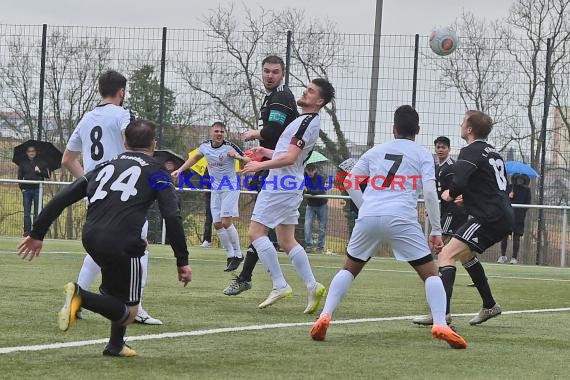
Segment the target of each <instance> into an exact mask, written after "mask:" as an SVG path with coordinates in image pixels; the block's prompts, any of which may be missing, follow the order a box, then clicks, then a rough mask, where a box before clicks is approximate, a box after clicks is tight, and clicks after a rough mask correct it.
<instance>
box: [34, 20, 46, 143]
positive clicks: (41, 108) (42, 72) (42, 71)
mask: <svg viewBox="0 0 570 380" xmlns="http://www.w3.org/2000/svg"><path fill="white" fill-rule="evenodd" d="M46 48H47V24H44V25H43V28H42V55H41V62H40V65H41V66H40V93H39V94H38V132H37V134H36V135H37V138H38V140H39V141H42V129H43V122H44V121H43V119H44V82H45V77H46Z"/></svg>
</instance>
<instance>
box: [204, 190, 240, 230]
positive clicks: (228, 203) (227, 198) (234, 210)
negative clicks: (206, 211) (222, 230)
mask: <svg viewBox="0 0 570 380" xmlns="http://www.w3.org/2000/svg"><path fill="white" fill-rule="evenodd" d="M239 194H240V193H239V191H235V190H234V191H212V196H211V198H210V209H211V210H212V220H213V221H214V223H218V222H221V221H222V218H230V217H236V218H237V217H238V216H239Z"/></svg>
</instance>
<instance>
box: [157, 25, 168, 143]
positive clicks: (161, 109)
mask: <svg viewBox="0 0 570 380" xmlns="http://www.w3.org/2000/svg"><path fill="white" fill-rule="evenodd" d="M165 71H166V27H163V28H162V54H161V57H160V100H159V105H158V134H157V135H158V136H157V137H158V142H157V147H158V146H161V145H162V141H161V140H162V123H163V120H164V74H165Z"/></svg>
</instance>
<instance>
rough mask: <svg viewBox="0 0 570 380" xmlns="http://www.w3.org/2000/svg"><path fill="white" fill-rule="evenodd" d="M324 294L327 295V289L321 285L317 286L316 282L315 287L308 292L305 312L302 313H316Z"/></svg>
mask: <svg viewBox="0 0 570 380" xmlns="http://www.w3.org/2000/svg"><path fill="white" fill-rule="evenodd" d="M325 294H327V288H325V287H324V285H323V284H319V283H318V282H317V283H316V284H315V286H314V287H313V288H312V289H311V290H309V295H308V300H307V308H306V309H305V311H303V313H305V314H313V313H314V312H315V311H317V309H318V308H319V305H320V304H321V301H322V300H323V297H324V296H325Z"/></svg>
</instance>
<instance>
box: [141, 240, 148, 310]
mask: <svg viewBox="0 0 570 380" xmlns="http://www.w3.org/2000/svg"><path fill="white" fill-rule="evenodd" d="M148 254H149V252H148V251H147V250H146V249H145V251H144V255H143V256H142V257H141V270H142V276H141V298H140V302H139V311H144V309H143V307H142V295H143V290H144V288H145V286H146V279H147V278H148Z"/></svg>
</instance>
